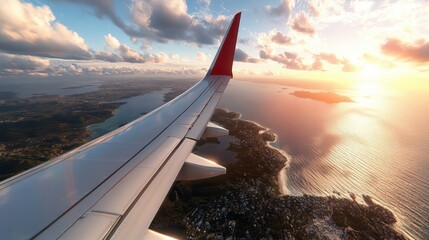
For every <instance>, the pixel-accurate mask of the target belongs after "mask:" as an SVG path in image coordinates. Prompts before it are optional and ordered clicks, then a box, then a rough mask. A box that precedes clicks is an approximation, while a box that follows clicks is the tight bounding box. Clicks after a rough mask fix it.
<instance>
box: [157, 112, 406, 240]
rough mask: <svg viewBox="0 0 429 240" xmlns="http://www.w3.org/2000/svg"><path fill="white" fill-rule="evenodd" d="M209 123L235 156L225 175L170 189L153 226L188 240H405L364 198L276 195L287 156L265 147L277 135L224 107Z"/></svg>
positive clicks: (392, 220) (391, 221)
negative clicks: (223, 133) (225, 133)
mask: <svg viewBox="0 0 429 240" xmlns="http://www.w3.org/2000/svg"><path fill="white" fill-rule="evenodd" d="M212 121H215V122H217V123H220V124H222V125H223V126H224V127H225V128H227V129H228V130H229V131H230V135H232V136H234V137H235V140H233V141H232V142H231V143H230V146H229V148H228V150H231V151H234V152H235V153H236V160H237V161H235V162H234V163H232V164H229V165H226V167H227V174H226V175H224V176H219V177H216V178H213V179H206V180H199V181H193V182H181V183H178V184H177V185H176V186H174V187H173V189H172V190H171V192H170V197H169V198H168V199H166V200H165V201H164V204H163V206H162V207H161V209H160V211H159V212H158V215H157V216H156V218H155V220H154V222H153V223H152V226H151V228H152V229H154V230H157V231H161V232H162V231H164V232H165V233H166V234H171V232H172V231H173V230H174V231H173V232H176V233H177V232H180V231H182V232H186V234H183V235H180V234H179V235H178V236H179V237H186V238H188V239H405V237H403V236H402V234H401V233H399V232H397V231H396V230H395V229H394V223H395V222H396V219H395V217H394V215H393V213H392V212H390V211H389V210H387V209H386V208H384V207H382V206H380V205H378V204H376V203H374V202H373V201H372V199H371V197H369V196H365V195H364V196H363V199H364V201H365V204H359V203H358V202H356V200H355V198H354V195H351V198H340V197H338V196H327V197H321V196H308V195H304V196H282V195H281V194H280V191H279V185H278V179H277V176H278V173H279V171H280V170H281V169H282V168H283V167H284V165H285V163H286V161H287V159H286V157H285V156H284V155H282V154H281V153H280V152H279V151H278V150H277V149H274V148H272V147H270V146H269V145H268V144H267V141H273V140H275V135H274V134H273V133H271V132H269V131H267V129H265V128H264V127H262V126H260V125H258V124H256V123H254V122H251V121H246V120H243V119H240V115H239V114H238V113H234V112H228V111H226V110H223V109H217V110H216V111H215V113H214V115H213V117H212ZM206 142H207V141H204V142H200V144H204V143H206ZM209 142H210V143H216V142H217V141H216V140H215V139H212V140H211V141H209ZM197 152H198V149H197Z"/></svg>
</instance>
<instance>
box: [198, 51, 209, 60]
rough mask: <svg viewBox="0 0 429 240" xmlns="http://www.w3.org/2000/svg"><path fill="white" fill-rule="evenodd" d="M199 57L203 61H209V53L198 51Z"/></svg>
mask: <svg viewBox="0 0 429 240" xmlns="http://www.w3.org/2000/svg"><path fill="white" fill-rule="evenodd" d="M197 59H198V60H199V61H201V62H205V61H207V55H205V54H204V53H203V52H198V53H197Z"/></svg>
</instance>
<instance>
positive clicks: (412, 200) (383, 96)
mask: <svg viewBox="0 0 429 240" xmlns="http://www.w3.org/2000/svg"><path fill="white" fill-rule="evenodd" d="M297 90H303V89H300V88H297V87H291V86H286V85H277V84H266V83H251V82H243V81H231V83H230V85H229V86H228V88H227V90H226V92H225V94H224V96H223V98H222V100H221V101H220V103H219V104H218V107H221V108H227V109H229V110H231V111H236V112H240V113H241V114H242V118H244V119H249V120H252V121H256V122H258V123H259V124H261V125H263V126H265V127H268V128H270V129H271V131H273V132H274V133H276V134H277V136H278V139H277V141H276V142H275V143H274V144H273V145H274V147H277V148H279V149H281V150H283V151H284V152H285V153H286V154H287V156H288V158H289V163H288V166H287V167H286V168H285V169H284V171H283V172H282V174H281V176H280V177H279V179H280V181H282V183H281V184H282V186H283V189H282V190H283V192H284V193H285V194H292V195H302V194H314V195H338V194H339V195H341V196H343V197H348V196H349V195H350V193H354V194H356V195H362V194H365V195H369V196H372V197H373V199H374V200H376V201H377V202H378V203H380V204H382V205H383V206H385V207H387V208H389V209H390V210H392V211H393V212H394V213H395V215H396V216H397V218H398V224H397V226H398V228H399V229H400V230H402V231H403V232H404V233H405V234H406V235H407V236H408V237H409V238H411V239H428V238H429V141H428V140H429V137H428V136H429V124H428V116H429V114H428V112H427V106H429V97H428V96H429V95H428V94H426V92H424V91H413V92H410V91H398V90H396V91H395V90H391V89H390V90H389V89H383V88H380V87H368V86H366V87H365V86H364V87H363V88H360V89H359V88H357V90H353V89H336V90H334V91H335V92H336V93H338V94H341V95H345V96H348V97H350V98H352V100H353V101H354V102H342V103H335V104H328V103H325V102H320V101H316V100H312V99H304V98H298V97H296V96H293V95H291V93H293V92H294V91H297ZM305 90H306V91H311V92H323V91H325V90H320V89H305Z"/></svg>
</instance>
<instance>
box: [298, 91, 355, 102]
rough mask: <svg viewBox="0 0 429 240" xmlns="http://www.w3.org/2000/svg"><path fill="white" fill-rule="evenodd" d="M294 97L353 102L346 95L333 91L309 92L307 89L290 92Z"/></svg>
mask: <svg viewBox="0 0 429 240" xmlns="http://www.w3.org/2000/svg"><path fill="white" fill-rule="evenodd" d="M290 94H291V95H294V96H295V97H299V98H308V99H312V100H316V101H320V102H325V103H331V104H332V103H341V102H353V100H352V99H351V98H349V97H347V96H342V95H339V94H337V93H333V92H309V91H295V92H293V93H290Z"/></svg>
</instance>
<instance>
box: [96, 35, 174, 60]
mask: <svg viewBox="0 0 429 240" xmlns="http://www.w3.org/2000/svg"><path fill="white" fill-rule="evenodd" d="M104 41H105V42H106V45H107V47H108V48H110V49H111V50H113V51H114V52H109V51H101V52H95V53H94V57H95V59H98V60H102V61H107V62H129V63H146V62H152V63H164V62H166V60H167V58H168V56H167V55H166V54H164V53H159V54H141V53H138V52H137V51H135V50H134V49H132V48H130V47H129V46H128V45H125V44H122V43H120V42H119V40H118V39H116V38H115V37H113V36H112V35H111V34H110V33H109V34H107V35H106V36H104Z"/></svg>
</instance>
